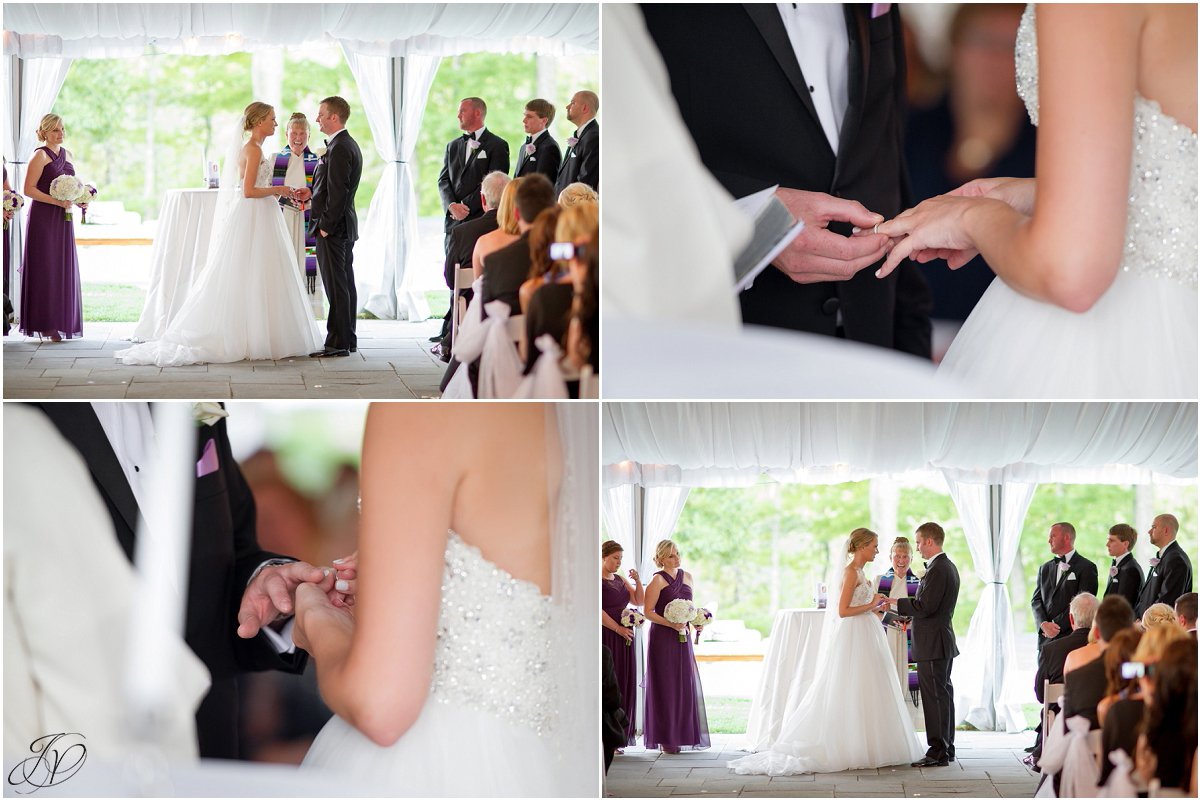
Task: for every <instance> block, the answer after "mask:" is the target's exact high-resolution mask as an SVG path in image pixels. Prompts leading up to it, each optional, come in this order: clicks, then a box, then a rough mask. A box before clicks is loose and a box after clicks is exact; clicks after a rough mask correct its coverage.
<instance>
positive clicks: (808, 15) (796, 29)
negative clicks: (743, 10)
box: [776, 3, 850, 155]
mask: <svg viewBox="0 0 1201 801" xmlns="http://www.w3.org/2000/svg"><path fill="white" fill-rule="evenodd" d="M776 7H777V8H778V9H779V10H780V17H781V18H782V19H783V20H784V30H786V31H787V32H788V41H789V42H790V43H791V44H792V49H793V51H794V52H795V53H796V58H797V63H798V64H800V65H801V74H802V75H804V76H805V82H806V83H807V84H808V87H807V88H808V89H809V96H810V97H811V98H812V99H813V107H814V109H816V110H817V118H818V120H820V121H821V124H822V130H823V131H824V132H825V134H826V140H827V141H828V142H829V143H830V149H831V150H832V151H834V153H835V155H837V154H838V136H839V134H840V133H841V131H842V120H843V118H844V117H845V116H846V113H847V103H848V102H849V101H848V98H849V93H848V88H847V80H848V78H847V58H848V57H849V55H850V44H849V42H848V40H847V22H846V16H845V12H844V11H843V7H842V6H841V5H839V4H837V3H776Z"/></svg>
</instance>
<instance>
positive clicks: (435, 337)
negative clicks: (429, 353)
mask: <svg viewBox="0 0 1201 801" xmlns="http://www.w3.org/2000/svg"><path fill="white" fill-rule="evenodd" d="M441 339H442V332H441V331H439V332H438V333H436V334H434V335H433V336H432V337H430V342H438V341H440V340H441Z"/></svg>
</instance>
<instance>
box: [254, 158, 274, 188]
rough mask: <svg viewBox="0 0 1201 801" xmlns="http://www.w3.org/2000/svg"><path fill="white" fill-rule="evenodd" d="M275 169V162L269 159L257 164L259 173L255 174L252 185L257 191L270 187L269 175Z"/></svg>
mask: <svg viewBox="0 0 1201 801" xmlns="http://www.w3.org/2000/svg"><path fill="white" fill-rule="evenodd" d="M274 169H275V162H274V161H273V160H271V159H269V158H265V159H263V160H262V161H260V162H259V171H258V172H257V173H255V176H254V185H255V188H257V189H262V188H264V187H268V186H271V173H272V171H273V170H274Z"/></svg>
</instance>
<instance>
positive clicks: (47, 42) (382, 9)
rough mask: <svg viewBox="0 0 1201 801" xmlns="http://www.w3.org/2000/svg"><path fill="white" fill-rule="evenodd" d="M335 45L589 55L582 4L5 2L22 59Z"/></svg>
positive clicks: (11, 39)
mask: <svg viewBox="0 0 1201 801" xmlns="http://www.w3.org/2000/svg"><path fill="white" fill-rule="evenodd" d="M320 42H327V43H331V44H333V43H335V42H344V43H347V44H353V45H354V49H355V50H356V51H358V52H362V53H365V54H369V55H389V56H405V55H413V54H422V55H437V56H446V55H456V54H459V53H467V52H475V51H481V50H506V51H515V52H538V53H544V54H546V55H572V54H580V53H595V52H596V51H597V50H598V49H599V45H600V18H599V14H598V12H597V6H596V5H595V4H588V3H547V4H535V3H496V4H491V3H462V4H459V3H387V4H374V3H327V4H323V5H297V4H294V3H293V4H274V3H162V4H159V3H113V4H106V3H101V4H91V3H86V4H85V3H61V4H58V3H5V4H4V53H5V55H16V56H21V57H23V58H34V57H42V56H65V57H71V58H106V57H117V56H137V55H141V54H142V53H143V52H144V51H145V49H146V47H147V46H148V45H151V44H153V45H154V46H155V47H156V48H157V49H159V50H162V51H169V52H181V53H185V52H186V53H197V54H216V53H230V52H236V51H241V50H253V49H256V48H259V47H275V46H279V45H285V46H297V45H304V44H316V43H320Z"/></svg>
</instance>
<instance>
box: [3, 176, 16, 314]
mask: <svg viewBox="0 0 1201 801" xmlns="http://www.w3.org/2000/svg"><path fill="white" fill-rule="evenodd" d="M4 183H8V165H7V164H5V165H4ZM16 222H17V218H16V216H15V215H14V216H13V219H12V223H10V224H12V225H15V224H16ZM3 314H4V336H8V229H7V228H6V229H4V311H3Z"/></svg>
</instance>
